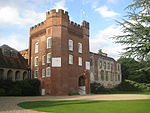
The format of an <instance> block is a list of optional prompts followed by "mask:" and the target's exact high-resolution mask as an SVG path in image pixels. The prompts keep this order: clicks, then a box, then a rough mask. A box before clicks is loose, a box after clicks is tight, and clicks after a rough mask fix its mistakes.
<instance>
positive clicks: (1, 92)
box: [0, 88, 5, 96]
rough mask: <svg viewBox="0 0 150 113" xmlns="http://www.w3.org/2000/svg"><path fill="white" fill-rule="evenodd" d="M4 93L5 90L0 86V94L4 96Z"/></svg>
mask: <svg viewBox="0 0 150 113" xmlns="http://www.w3.org/2000/svg"><path fill="white" fill-rule="evenodd" d="M4 95H5V90H4V89H2V88H0V96H4Z"/></svg>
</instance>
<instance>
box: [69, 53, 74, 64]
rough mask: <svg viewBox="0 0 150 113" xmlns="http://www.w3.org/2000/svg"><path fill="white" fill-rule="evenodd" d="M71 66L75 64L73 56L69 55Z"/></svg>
mask: <svg viewBox="0 0 150 113" xmlns="http://www.w3.org/2000/svg"><path fill="white" fill-rule="evenodd" d="M69 64H73V55H70V54H69Z"/></svg>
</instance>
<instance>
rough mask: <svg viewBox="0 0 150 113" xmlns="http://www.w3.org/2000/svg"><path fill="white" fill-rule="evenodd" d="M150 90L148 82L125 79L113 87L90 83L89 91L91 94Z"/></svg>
mask: <svg viewBox="0 0 150 113" xmlns="http://www.w3.org/2000/svg"><path fill="white" fill-rule="evenodd" d="M138 91H144V92H150V84H146V83H137V82H135V81H131V80H125V81H123V82H122V83H121V84H119V85H118V86H116V87H115V88H104V87H103V86H102V85H101V84H100V83H92V84H91V93H93V94H107V93H115V92H138Z"/></svg>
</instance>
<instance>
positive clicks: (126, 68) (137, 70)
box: [117, 57, 150, 83]
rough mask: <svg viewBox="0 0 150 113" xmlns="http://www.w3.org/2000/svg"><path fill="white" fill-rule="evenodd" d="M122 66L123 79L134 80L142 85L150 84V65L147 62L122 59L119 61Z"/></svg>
mask: <svg viewBox="0 0 150 113" xmlns="http://www.w3.org/2000/svg"><path fill="white" fill-rule="evenodd" d="M117 61H118V62H119V63H120V64H121V72H122V79H123V80H125V79H128V80H133V81H136V82H141V83H150V70H146V68H147V67H150V63H148V62H147V61H136V60H135V59H133V58H124V57H121V58H119V59H118V60H117Z"/></svg>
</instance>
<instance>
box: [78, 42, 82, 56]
mask: <svg viewBox="0 0 150 113" xmlns="http://www.w3.org/2000/svg"><path fill="white" fill-rule="evenodd" d="M78 52H79V53H82V43H80V42H79V43H78Z"/></svg>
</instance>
